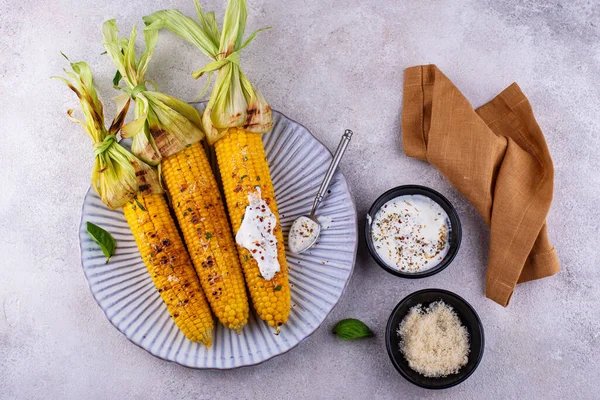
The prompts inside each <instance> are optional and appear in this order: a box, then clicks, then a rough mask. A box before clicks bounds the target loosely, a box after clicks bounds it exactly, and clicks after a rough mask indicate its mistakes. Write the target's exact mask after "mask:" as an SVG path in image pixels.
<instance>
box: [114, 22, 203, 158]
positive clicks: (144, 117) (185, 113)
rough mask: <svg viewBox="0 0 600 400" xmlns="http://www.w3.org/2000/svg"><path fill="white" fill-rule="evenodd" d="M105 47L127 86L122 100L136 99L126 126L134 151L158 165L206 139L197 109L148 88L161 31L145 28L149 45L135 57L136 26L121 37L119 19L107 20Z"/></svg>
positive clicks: (117, 77) (121, 87) (125, 132)
mask: <svg viewBox="0 0 600 400" xmlns="http://www.w3.org/2000/svg"><path fill="white" fill-rule="evenodd" d="M102 35H103V37H104V43H103V44H104V47H105V48H106V52H107V53H108V55H109V56H110V58H111V59H112V60H113V62H114V64H115V66H116V67H117V70H118V73H117V76H116V78H115V81H116V82H113V83H115V85H118V83H119V81H120V80H121V79H122V80H123V82H124V83H125V86H117V88H119V89H121V90H123V91H124V92H125V93H123V94H122V95H121V96H120V100H119V101H125V100H124V99H132V100H134V102H135V106H134V118H135V119H134V120H133V121H132V122H130V123H128V124H126V125H125V126H123V136H124V137H132V138H133V143H132V146H131V149H132V151H133V153H134V154H136V155H137V156H138V157H140V158H141V159H143V160H144V161H146V162H147V163H149V164H151V165H156V164H158V163H159V162H160V160H161V159H162V157H168V156H170V155H173V154H175V153H177V152H179V151H181V150H183V149H184V148H185V147H186V146H189V145H191V144H193V143H196V142H198V141H200V140H202V139H203V138H204V132H203V131H202V121H201V118H200V114H199V113H198V111H197V110H196V109H195V108H194V107H192V106H191V105H189V104H188V103H186V102H184V101H182V100H179V99H177V98H175V97H173V96H169V95H166V94H164V93H160V92H158V91H151V90H148V88H147V87H146V83H150V84H152V85H153V86H154V87H155V88H156V85H154V84H153V83H152V82H151V81H149V80H147V79H146V70H147V69H148V63H149V62H150V59H151V58H152V56H153V54H154V48H155V47H156V42H157V40H158V31H156V30H145V31H144V42H145V45H146V48H145V50H144V52H143V53H142V55H141V56H140V58H139V60H136V54H135V48H134V47H135V40H136V28H135V26H134V27H133V29H132V31H131V35H130V36H129V39H127V38H120V39H119V31H118V28H117V24H116V21H115V20H114V19H113V20H109V21H106V22H105V23H104V24H103V26H102Z"/></svg>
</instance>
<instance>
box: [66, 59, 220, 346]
mask: <svg viewBox="0 0 600 400" xmlns="http://www.w3.org/2000/svg"><path fill="white" fill-rule="evenodd" d="M71 67H72V68H73V72H67V75H69V76H70V77H71V80H68V79H64V78H60V79H62V80H63V81H64V82H65V83H66V84H67V85H68V86H69V87H70V88H71V90H73V91H74V92H75V93H76V94H77V97H79V101H80V103H81V108H82V111H83V113H84V115H85V122H84V121H78V120H76V121H77V122H79V123H80V124H81V125H82V126H83V127H84V129H85V131H86V132H87V133H88V135H89V136H90V137H91V138H92V141H93V143H94V153H95V163H94V170H93V172H92V186H93V187H94V189H95V190H96V191H97V192H98V194H99V195H100V198H101V199H102V201H103V202H104V203H105V204H106V205H107V206H108V207H109V208H111V209H117V208H120V207H123V212H124V214H125V218H126V219H127V222H128V223H129V226H130V228H131V231H132V233H133V235H134V237H135V241H136V244H137V246H138V249H139V251H140V254H141V255H142V259H143V261H144V263H145V264H146V267H147V268H148V271H149V272H150V275H151V277H152V280H153V282H154V284H155V286H156V288H157V289H158V291H159V293H160V295H161V297H162V299H163V301H164V302H165V304H166V306H167V309H168V310H169V314H170V315H171V317H172V318H173V319H174V321H175V324H176V325H177V326H178V327H179V328H180V329H181V331H182V332H183V334H184V335H185V336H186V337H187V338H188V339H190V340H192V341H197V342H201V343H203V344H204V345H206V346H207V347H210V345H211V343H212V330H213V320H212V316H211V314H210V308H209V306H208V303H207V301H206V298H205V297H204V294H203V292H202V289H201V287H200V283H199V281H198V277H197V276H196V274H195V273H194V269H193V266H192V264H191V262H190V259H189V256H188V254H187V251H186V250H185V247H184V245H183V242H182V240H181V237H180V236H179V232H178V231H177V228H176V226H175V223H174V221H173V219H172V217H171V214H170V213H169V209H168V207H167V203H166V200H165V198H164V195H163V191H162V188H161V187H160V184H159V183H158V176H157V174H156V171H155V170H154V169H152V168H151V167H150V166H148V165H147V164H145V163H144V162H143V161H142V160H140V159H139V158H137V157H136V156H134V155H133V154H131V153H130V152H129V151H128V150H127V149H125V148H124V147H123V146H121V145H120V144H119V143H118V142H117V140H116V136H115V135H116V134H117V133H118V132H119V130H120V129H121V127H122V124H123V121H124V118H125V115H126V114H127V110H128V107H129V101H127V102H125V103H123V104H122V106H121V109H120V111H119V113H118V114H117V117H116V118H115V120H114V121H113V123H112V124H111V127H110V129H109V130H108V131H107V129H106V127H105V126H104V113H103V107H102V103H101V102H100V100H99V99H98V96H97V94H96V90H95V88H94V85H93V80H92V72H91V70H90V68H89V66H88V65H87V64H86V63H84V62H79V63H73V64H71ZM72 111H73V110H69V116H70V117H71V115H72ZM71 118H72V117H71ZM72 119H73V118H72Z"/></svg>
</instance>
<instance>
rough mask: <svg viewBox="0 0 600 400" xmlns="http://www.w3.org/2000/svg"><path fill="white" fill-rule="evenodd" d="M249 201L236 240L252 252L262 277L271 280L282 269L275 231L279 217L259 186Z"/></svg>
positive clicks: (250, 195) (250, 194) (251, 194)
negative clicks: (264, 198) (262, 194)
mask: <svg viewBox="0 0 600 400" xmlns="http://www.w3.org/2000/svg"><path fill="white" fill-rule="evenodd" d="M248 201H249V204H248V206H247V207H246V212H245V214H244V219H243V220H242V224H241V225H240V229H239V230H238V231H237V234H236V235H235V241H236V243H237V244H239V245H240V246H242V247H244V248H246V249H247V250H248V251H249V252H250V254H251V255H252V258H254V259H255V260H256V262H257V263H258V268H259V269H260V274H261V275H262V277H263V278H264V279H266V280H271V279H273V277H274V276H275V274H276V273H277V272H279V270H280V269H281V266H280V265H279V260H278V259H277V237H275V234H274V233H273V231H274V229H275V226H277V218H276V217H275V215H274V214H273V212H272V211H271V209H270V208H269V205H268V204H267V203H266V202H265V201H264V200H263V199H262V197H261V192H260V188H259V187H257V188H256V192H251V193H249V194H248Z"/></svg>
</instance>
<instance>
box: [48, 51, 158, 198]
mask: <svg viewBox="0 0 600 400" xmlns="http://www.w3.org/2000/svg"><path fill="white" fill-rule="evenodd" d="M71 68H72V72H70V71H67V70H65V73H66V74H67V75H68V77H69V78H70V79H67V78H64V77H59V76H57V77H55V78H58V79H60V80H62V81H63V82H65V83H66V84H67V86H69V88H70V89H71V90H72V91H73V92H75V94H76V95H77V97H78V98H79V103H80V104H81V110H82V112H83V115H84V121H81V120H78V119H76V118H74V117H73V110H72V109H71V110H68V115H69V118H70V119H71V120H73V121H75V122H77V123H78V124H80V125H81V126H83V129H84V130H85V131H86V132H87V134H88V135H89V136H90V138H91V139H92V142H93V144H94V156H95V160H94V169H93V170H92V186H93V188H94V189H95V190H96V192H98V195H99V196H100V198H101V199H102V201H103V202H104V204H106V205H107V206H108V208H110V209H117V208H120V207H122V206H123V205H125V204H126V203H127V202H129V201H130V200H131V199H132V198H134V197H135V196H136V195H137V194H138V193H140V192H141V193H147V194H150V193H162V191H163V190H162V188H161V186H160V183H159V179H158V174H157V173H156V171H155V170H154V169H153V168H152V167H150V166H149V165H148V164H146V163H145V162H143V161H142V160H140V159H139V158H138V157H136V156H135V155H133V154H131V152H129V151H128V150H127V149H126V148H124V147H123V146H121V144H119V143H118V141H117V134H118V133H119V131H120V129H121V128H122V126H123V122H124V120H125V115H126V114H127V110H128V108H129V101H127V102H124V103H119V104H118V112H117V115H116V117H115V119H114V120H113V122H112V124H111V125H110V128H109V129H108V130H107V129H106V127H105V125H104V111H103V107H102V102H101V101H100V100H99V99H98V94H97V93H96V89H95V87H94V82H93V77H92V71H91V69H90V67H89V65H88V64H87V63H85V62H83V61H80V62H76V63H71Z"/></svg>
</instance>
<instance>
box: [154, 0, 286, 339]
mask: <svg viewBox="0 0 600 400" xmlns="http://www.w3.org/2000/svg"><path fill="white" fill-rule="evenodd" d="M195 4H196V10H197V13H198V19H199V21H200V23H197V22H195V21H194V20H192V19H191V18H188V17H186V16H184V15H183V14H181V12H179V11H178V10H163V11H158V12H156V13H154V14H152V15H148V16H146V17H144V18H143V19H144V23H145V24H146V25H147V27H146V31H152V30H155V29H163V28H165V29H168V30H170V31H172V32H173V33H175V34H177V35H179V36H181V37H183V38H184V39H186V40H188V41H190V42H192V43H193V44H194V45H195V46H196V47H198V48H199V49H200V50H201V51H202V52H203V53H204V54H205V55H206V56H208V57H209V58H211V59H212V60H213V61H212V62H210V63H209V64H207V65H206V66H205V67H203V68H201V69H199V70H197V71H195V72H193V73H192V76H193V77H194V78H199V77H200V76H202V75H203V74H205V73H209V74H210V77H212V74H213V72H215V71H218V73H217V78H216V81H215V84H214V87H213V89H212V93H211V96H210V99H209V101H208V104H207V106H206V109H205V111H204V114H203V115H202V126H203V128H204V131H205V133H206V136H207V140H208V142H209V144H212V145H214V146H215V151H216V154H217V160H218V164H219V172H220V175H221V180H222V182H223V188H224V190H225V197H226V200H227V208H228V211H229V217H230V221H231V224H232V227H233V230H234V232H238V230H239V228H240V225H241V222H242V216H243V215H244V211H245V210H246V206H247V205H248V204H249V202H250V200H249V197H248V195H249V194H250V193H255V192H256V189H255V186H259V187H260V188H261V196H262V200H264V201H266V202H267V204H268V205H269V208H270V209H271V212H272V213H273V214H274V215H275V216H276V219H277V224H276V227H275V228H274V232H273V233H274V234H275V236H276V239H277V258H278V261H279V266H280V270H279V272H277V273H276V274H275V276H274V277H273V278H272V279H270V280H265V279H263V278H262V276H261V274H260V269H259V266H258V264H257V261H255V259H254V258H253V257H251V256H250V253H249V252H248V250H247V249H245V248H243V247H242V246H239V245H238V253H239V256H240V261H241V263H242V268H243V270H244V275H245V277H246V285H247V286H248V290H249V292H250V297H251V298H252V303H253V305H254V308H255V309H256V311H257V312H258V315H259V316H260V318H262V319H263V320H265V321H267V322H268V323H269V325H271V326H273V327H276V328H277V329H278V330H279V326H281V325H282V324H284V323H285V322H286V321H287V318H288V316H289V312H290V286H289V282H288V270H287V263H286V259H285V251H284V245H283V235H282V233H281V226H280V223H279V216H278V213H277V205H276V203H275V194H274V190H273V184H272V183H271V178H270V173H269V166H268V164H267V159H266V156H265V150H264V148H263V145H262V139H261V136H260V134H261V133H267V132H268V131H270V130H271V127H272V125H273V117H272V112H271V107H270V106H269V104H268V103H267V101H266V100H265V99H264V97H263V96H262V95H261V94H260V92H259V91H258V90H256V89H255V88H254V86H252V84H251V83H250V81H249V80H248V79H247V78H246V76H245V75H244V73H243V72H242V70H241V68H240V61H239V59H240V51H241V50H242V49H243V48H244V47H246V46H247V45H248V44H249V43H250V42H251V41H252V40H253V39H254V37H255V36H256V32H254V33H253V34H251V35H250V36H249V37H248V39H246V40H245V41H244V40H243V36H244V30H245V28H246V19H247V16H248V9H247V7H246V2H245V0H230V1H229V3H228V5H227V9H226V11H225V19H224V22H223V25H222V32H220V31H219V27H218V26H217V22H216V20H215V17H214V13H204V12H203V11H202V8H201V7H200V4H199V3H198V1H197V0H195ZM261 30H262V29H261ZM257 32H258V31H257ZM210 77H209V80H210Z"/></svg>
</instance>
